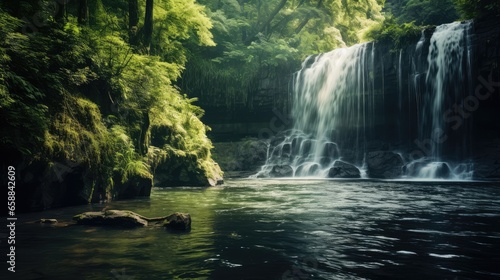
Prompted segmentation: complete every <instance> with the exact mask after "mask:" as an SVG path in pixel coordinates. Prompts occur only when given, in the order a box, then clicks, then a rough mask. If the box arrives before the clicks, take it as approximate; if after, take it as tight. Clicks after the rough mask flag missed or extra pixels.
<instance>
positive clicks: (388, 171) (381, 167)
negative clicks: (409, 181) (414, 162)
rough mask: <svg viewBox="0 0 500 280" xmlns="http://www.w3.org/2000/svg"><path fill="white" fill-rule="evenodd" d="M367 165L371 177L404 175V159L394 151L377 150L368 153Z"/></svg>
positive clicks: (384, 177)
mask: <svg viewBox="0 0 500 280" xmlns="http://www.w3.org/2000/svg"><path fill="white" fill-rule="evenodd" d="M366 165H367V167H368V175H369V176H370V177H371V178H383V179H392V178H397V177H399V176H401V175H402V170H403V169H402V168H403V159H402V158H401V156H400V155H398V154H396V153H393V152H389V151H376V152H370V153H368V154H367V155H366Z"/></svg>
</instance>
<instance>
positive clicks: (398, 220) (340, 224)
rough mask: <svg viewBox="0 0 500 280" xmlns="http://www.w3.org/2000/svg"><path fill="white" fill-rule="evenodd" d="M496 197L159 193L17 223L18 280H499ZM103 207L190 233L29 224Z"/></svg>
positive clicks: (346, 187) (320, 185) (268, 188)
mask: <svg viewBox="0 0 500 280" xmlns="http://www.w3.org/2000/svg"><path fill="white" fill-rule="evenodd" d="M499 197H500V188H499V187H498V184H494V183H464V182H453V183H448V182H384V181H342V180H340V181H339V180H335V181H328V180H299V181H297V180H294V181H290V180H232V181H229V182H227V183H226V185H224V186H222V187H214V188H175V189H154V190H153V192H152V195H151V198H148V199H146V198H144V199H135V200H129V201H118V202H112V203H109V204H106V205H104V204H103V205H88V206H81V207H71V208H64V209H57V210H51V211H47V212H43V213H31V214H25V215H19V216H18V218H19V223H23V224H22V225H19V226H18V228H17V265H16V269H17V272H16V277H15V278H12V279H88V280H91V279H92V280H93V279H96V280H97V279H116V280H132V279H135V280H139V279H145V280H146V279H498V278H500V253H499V249H500V202H499V201H498V198H499ZM104 206H107V207H108V208H110V209H128V210H132V211H135V212H138V213H140V214H142V215H145V216H150V217H152V216H164V215H167V214H170V213H171V212H175V211H180V212H189V213H190V214H191V216H192V221H193V225H192V230H191V232H189V233H181V234H176V233H170V232H166V231H164V230H162V229H159V228H139V229H111V228H105V227H104V228H103V227H89V226H68V227H53V226H47V225H39V224H32V223H28V222H29V221H33V220H36V219H39V218H42V217H44V218H57V219H59V220H60V221H64V220H69V219H70V218H71V216H72V215H75V214H78V213H80V212H82V211H89V210H100V209H102V208H103V207H104ZM2 245H4V243H2ZM2 248H3V247H2ZM2 251H4V250H2ZM9 276H12V275H11V274H9ZM2 279H4V278H2ZM7 279H11V278H7Z"/></svg>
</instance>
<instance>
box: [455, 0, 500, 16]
mask: <svg viewBox="0 0 500 280" xmlns="http://www.w3.org/2000/svg"><path fill="white" fill-rule="evenodd" d="M453 2H454V3H455V5H456V7H457V10H458V11H459V12H460V15H461V17H462V19H471V18H477V17H480V16H484V15H488V14H495V15H498V14H500V1H499V0H453Z"/></svg>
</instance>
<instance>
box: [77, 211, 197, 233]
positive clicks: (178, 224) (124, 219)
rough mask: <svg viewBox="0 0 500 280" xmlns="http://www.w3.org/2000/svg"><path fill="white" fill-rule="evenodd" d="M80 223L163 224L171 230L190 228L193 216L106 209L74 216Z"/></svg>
mask: <svg viewBox="0 0 500 280" xmlns="http://www.w3.org/2000/svg"><path fill="white" fill-rule="evenodd" d="M73 220H74V221H76V223H77V224H79V225H93V226H114V227H126V228H134V227H145V226H163V227H165V228H167V229H171V230H190V229H191V216H190V215H189V214H188V213H178V212H176V213H173V214H171V215H168V216H166V217H155V218H148V217H144V216H142V215H139V214H137V213H135V212H132V211H127V210H106V211H101V212H85V213H82V214H78V215H76V216H74V217H73Z"/></svg>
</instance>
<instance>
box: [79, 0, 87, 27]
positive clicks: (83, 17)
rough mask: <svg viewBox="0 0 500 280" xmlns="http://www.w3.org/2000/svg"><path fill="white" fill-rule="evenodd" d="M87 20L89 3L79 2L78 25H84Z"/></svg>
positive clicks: (81, 0)
mask: <svg viewBox="0 0 500 280" xmlns="http://www.w3.org/2000/svg"><path fill="white" fill-rule="evenodd" d="M88 19H89V3H88V0H79V5H78V23H79V24H80V25H86V24H87V23H88Z"/></svg>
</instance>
